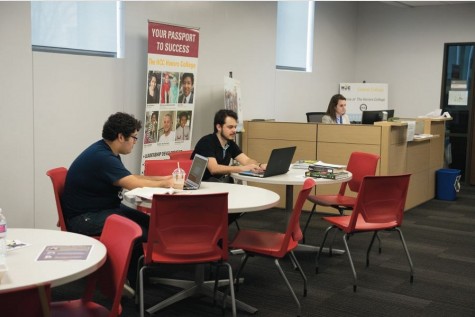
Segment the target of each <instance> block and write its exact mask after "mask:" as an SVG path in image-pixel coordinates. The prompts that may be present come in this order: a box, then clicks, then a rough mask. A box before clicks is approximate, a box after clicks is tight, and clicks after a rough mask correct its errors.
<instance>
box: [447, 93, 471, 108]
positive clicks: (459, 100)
mask: <svg viewBox="0 0 475 317" xmlns="http://www.w3.org/2000/svg"><path fill="white" fill-rule="evenodd" d="M448 105H449V106H466V105H468V90H449V102H448Z"/></svg>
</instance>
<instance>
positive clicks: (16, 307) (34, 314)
mask: <svg viewBox="0 0 475 317" xmlns="http://www.w3.org/2000/svg"><path fill="white" fill-rule="evenodd" d="M50 287H51V285H50V284H40V285H32V286H27V287H22V288H19V289H15V290H13V291H10V290H8V291H0V312H1V314H0V315H1V316H5V317H7V316H8V317H24V316H28V317H50V316H51V315H50V307H49V304H50V301H51V288H50Z"/></svg>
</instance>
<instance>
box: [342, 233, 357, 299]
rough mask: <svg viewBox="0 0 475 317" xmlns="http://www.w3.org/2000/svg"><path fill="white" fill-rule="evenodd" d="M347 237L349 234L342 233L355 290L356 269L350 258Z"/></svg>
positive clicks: (354, 290)
mask: <svg viewBox="0 0 475 317" xmlns="http://www.w3.org/2000/svg"><path fill="white" fill-rule="evenodd" d="M349 238H350V236H349V235H348V234H347V233H345V234H344V235H343V243H344V245H345V250H346V254H348V260H349V261H350V266H351V271H352V272H353V292H356V270H355V265H354V264H353V259H352V258H351V254H350V249H349V248H348V242H347V240H348V239H349Z"/></svg>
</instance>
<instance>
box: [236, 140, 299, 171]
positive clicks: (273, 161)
mask: <svg viewBox="0 0 475 317" xmlns="http://www.w3.org/2000/svg"><path fill="white" fill-rule="evenodd" d="M296 148H297V147H296V146H291V147H285V148H281V149H273V150H272V153H271V154H270V158H269V161H267V168H266V170H265V171H264V172H262V173H255V172H252V171H245V172H240V173H239V174H240V175H245V176H253V177H269V176H275V175H281V174H285V173H287V172H288V171H289V167H290V164H291V163H292V159H293V157H294V153H295V149H296Z"/></svg>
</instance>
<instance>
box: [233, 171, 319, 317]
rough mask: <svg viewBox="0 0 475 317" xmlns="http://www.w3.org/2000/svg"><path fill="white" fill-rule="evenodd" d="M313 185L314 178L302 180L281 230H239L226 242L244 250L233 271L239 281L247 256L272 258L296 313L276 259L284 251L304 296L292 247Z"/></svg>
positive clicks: (291, 290) (305, 284)
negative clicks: (229, 241)
mask: <svg viewBox="0 0 475 317" xmlns="http://www.w3.org/2000/svg"><path fill="white" fill-rule="evenodd" d="M314 186H315V181H314V180H313V179H310V178H308V179H306V180H305V182H304V184H303V186H302V189H301V190H300V194H299V197H298V198H297V202H296V203H295V207H294V209H293V211H292V213H291V215H290V219H289V222H288V225H287V230H286V231H285V233H281V232H274V231H258V230H250V229H241V230H239V231H238V232H237V233H236V236H235V237H234V239H233V241H232V242H231V244H230V247H231V248H234V249H242V250H244V251H245V254H244V256H243V258H242V261H241V266H240V268H239V270H238V272H237V274H236V280H239V276H240V273H241V272H242V270H243V268H244V265H245V264H246V262H247V260H248V258H249V256H250V255H262V256H267V257H271V258H274V263H275V265H276V266H277V268H278V269H279V273H280V275H281V276H282V277H283V278H284V281H285V283H286V284H287V287H288V288H289V290H290V293H291V294H292V296H293V298H294V300H295V302H296V303H297V306H298V315H300V313H301V306H300V302H299V300H298V298H297V296H296V295H295V292H294V290H293V289H292V286H291V285H290V283H289V281H288V279H287V277H286V276H285V273H284V271H283V270H282V268H281V267H280V264H279V259H282V258H283V257H284V256H286V255H287V254H288V255H289V256H290V258H291V260H292V261H293V262H294V263H295V265H296V266H297V268H298V270H299V272H300V275H301V276H302V278H303V280H304V288H303V289H304V296H307V277H306V276H305V273H304V272H303V271H302V268H301V267H300V264H299V262H298V261H297V258H296V257H295V255H294V252H293V250H294V249H295V248H296V247H297V245H298V243H299V241H300V240H301V239H302V231H301V230H300V222H299V219H300V214H301V212H302V206H303V204H304V202H305V200H306V199H307V196H308V194H309V193H310V191H311V190H312V188H313V187H314Z"/></svg>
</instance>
